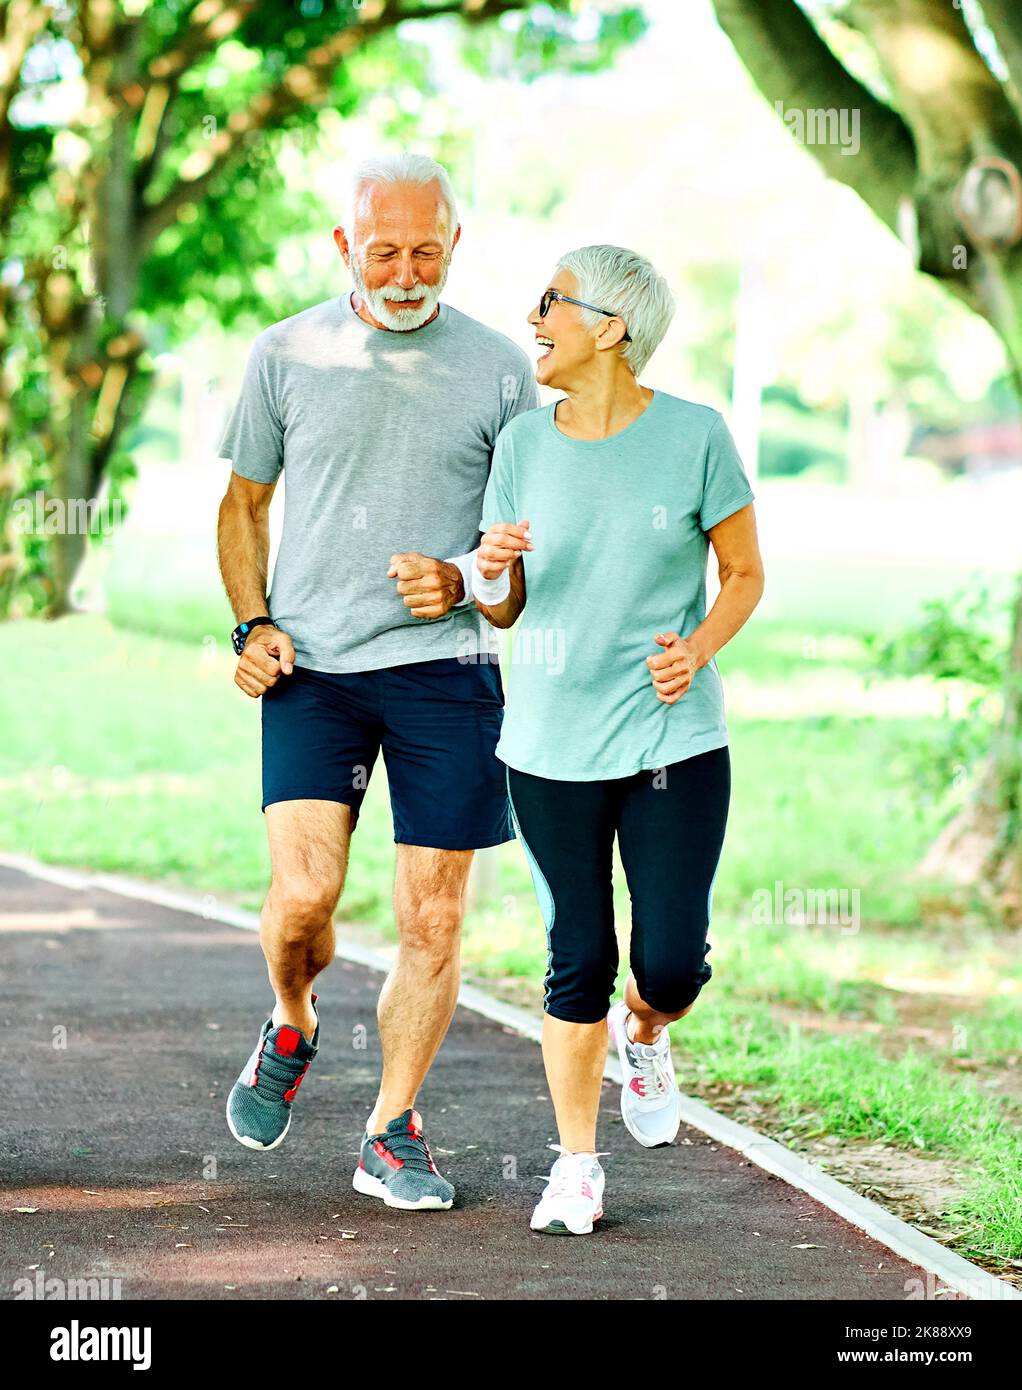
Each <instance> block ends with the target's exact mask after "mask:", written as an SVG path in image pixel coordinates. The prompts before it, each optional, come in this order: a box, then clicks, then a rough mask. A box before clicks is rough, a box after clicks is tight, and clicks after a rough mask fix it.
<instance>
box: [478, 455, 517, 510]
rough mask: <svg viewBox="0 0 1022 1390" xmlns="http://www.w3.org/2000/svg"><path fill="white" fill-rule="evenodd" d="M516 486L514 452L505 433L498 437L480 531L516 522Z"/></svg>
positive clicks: (484, 498) (485, 494)
mask: <svg viewBox="0 0 1022 1390" xmlns="http://www.w3.org/2000/svg"><path fill="white" fill-rule="evenodd" d="M517 520H518V517H517V516H516V515H515V486H514V469H513V466H512V451H511V447H510V444H509V441H508V438H507V435H506V434H504V433H501V434H498V435H497V442H496V444H495V445H494V449H493V461H492V462H491V464H490V476H489V479H488V480H487V483H486V491H485V493H484V494H483V519H482V521H481V522H480V523H479V529H480V531H488V530H489V529H490V527H491V526H495V525H496V523H497V522H498V521H510V522H515V521H517Z"/></svg>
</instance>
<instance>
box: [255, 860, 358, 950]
mask: <svg viewBox="0 0 1022 1390" xmlns="http://www.w3.org/2000/svg"><path fill="white" fill-rule="evenodd" d="M340 895H341V884H340V880H339V879H333V878H314V877H308V876H305V875H299V874H291V875H287V876H286V877H281V878H274V880H273V882H272V883H271V885H270V893H269V897H268V899H267V906H268V907H269V908H270V910H271V915H272V919H273V923H274V926H275V927H276V934H277V935H278V936H279V937H281V938H283V940H284V941H285V942H302V941H306V940H307V939H308V938H309V936H311V935H314V934H315V933H316V932H317V931H320V930H321V929H322V928H323V927H325V926H326V925H327V924H328V923H329V922H330V920H331V918H332V917H333V914H334V908H335V907H336V906H337V899H338V898H339V897H340Z"/></svg>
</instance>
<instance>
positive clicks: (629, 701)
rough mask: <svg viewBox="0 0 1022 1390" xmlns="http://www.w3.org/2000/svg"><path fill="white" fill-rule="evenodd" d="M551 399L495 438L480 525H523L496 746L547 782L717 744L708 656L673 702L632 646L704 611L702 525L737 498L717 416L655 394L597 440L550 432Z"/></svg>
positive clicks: (653, 649)
mask: <svg viewBox="0 0 1022 1390" xmlns="http://www.w3.org/2000/svg"><path fill="white" fill-rule="evenodd" d="M554 409H555V407H554V406H553V405H550V406H545V407H543V408H541V409H539V410H531V411H527V412H526V413H524V414H522V415H519V416H517V418H515V419H514V420H512V421H510V423H509V424H508V425H506V426H505V428H504V429H503V430H502V431H501V433H500V434H499V435H498V437H497V445H496V448H495V450H494V454H493V466H492V469H491V472H490V477H489V482H488V484H487V487H486V493H485V496H484V498H483V521H482V524H481V527H480V529H481V530H486V529H487V528H488V527H489V526H491V525H493V524H494V523H495V522H498V521H510V522H517V521H523V520H528V521H529V522H530V523H531V530H532V541H533V545H534V546H535V549H534V550H532V551H531V552H529V553H527V554H526V555H525V557H524V560H523V563H524V566H525V585H526V595H525V610H524V612H523V613H522V615H521V618H520V619H519V621H518V624H517V625H516V627H515V629H514V633H513V636H512V644H511V664H510V669H509V671H508V672H507V681H506V684H507V696H506V700H507V704H506V710H505V714H504V727H503V731H502V733H501V737H500V742H499V744H498V745H497V756H498V757H499V758H501V759H502V761H503V762H505V763H507V764H508V765H509V766H510V767H513V768H517V769H518V770H519V771H521V772H531V773H534V774H535V775H536V776H539V777H550V778H553V779H555V780H560V781H578V782H590V781H597V780H599V779H602V778H610V777H627V776H630V775H631V774H633V773H635V772H639V771H641V770H643V769H654V768H660V767H665V766H667V765H668V764H669V763H674V762H679V761H680V760H681V759H682V758H690V757H693V756H694V755H695V754H697V753H705V752H708V751H709V750H710V749H712V748H721V747H723V746H724V745H725V744H726V743H727V741H728V735H727V725H726V723H725V719H724V698H723V691H722V688H721V682H720V673H719V671H718V670H717V664H716V661H711V662H710V663H709V664H708V665H706V666H704V667H703V668H702V669H701V670H700V671H697V672H696V674H695V676H694V677H693V680H692V684H691V685H690V687H689V689H688V690H687V691H686V693H685V694H684V695H683V696H682V697H681V699H680V700H678V701H677V702H676V703H675V704H673V705H665V704H663V703H662V702H661V701H660V700H658V699H657V697H656V693H655V692H654V689H653V683H652V679H651V677H650V671H649V667H648V666H647V665H646V657H647V656H653V655H656V654H657V653H659V652H661V651H662V650H663V648H662V647H659V646H657V644H656V642H655V641H654V640H653V637H654V634H655V633H657V632H668V631H673V632H677V633H678V635H679V636H681V637H688V636H689V635H690V634H691V633H692V632H694V631H695V629H696V628H697V627H698V626H699V624H700V623H701V622H702V621H703V619H704V618H705V616H706V562H707V554H708V550H709V540H708V538H707V535H706V533H707V531H709V530H710V529H711V527H713V526H716V525H717V523H718V522H720V521H723V520H724V519H725V517H728V516H730V515H731V514H732V513H733V512H736V511H738V510H739V509H740V508H742V507H746V506H748V505H749V503H750V502H752V501H753V492H752V489H751V488H750V486H749V480H748V478H747V477H746V474H745V470H744V468H743V467H742V463H741V459H740V458H739V456H738V451H737V449H736V448H735V444H734V440H733V439H732V437H731V434H730V432H729V430H728V428H727V425H726V424H725V422H724V419H723V417H722V416H721V414H720V413H719V411H716V410H711V409H710V408H709V407H708V406H703V405H694V404H692V403H691V402H690V401H685V400H681V399H679V398H678V397H677V396H671V395H668V394H667V393H666V392H664V391H656V392H655V393H654V395H653V399H652V400H651V401H650V403H649V405H648V406H647V407H646V409H645V410H644V411H643V413H642V414H641V415H640V416H638V418H637V419H635V420H633V421H632V423H631V424H630V425H628V426H627V427H626V428H625V429H623V430H620V431H619V432H618V433H617V434H614V435H611V436H610V438H608V439H597V440H579V439H571V438H569V437H568V436H567V435H565V434H562V433H561V431H560V430H559V429H558V427H557V425H556V423H555V420H554Z"/></svg>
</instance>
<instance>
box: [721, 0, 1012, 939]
mask: <svg viewBox="0 0 1022 1390" xmlns="http://www.w3.org/2000/svg"><path fill="white" fill-rule="evenodd" d="M714 5H715V8H716V12H717V18H718V20H719V21H720V24H721V27H722V28H723V29H724V31H725V33H726V34H727V35H728V37H729V38H730V39H731V41H732V43H733V44H734V46H735V49H736V51H737V53H738V55H739V57H740V58H741V60H742V62H743V63H744V65H745V67H746V68H747V69H748V71H749V73H750V75H751V76H752V78H753V81H754V82H755V83H756V85H757V86H758V87H759V88H760V90H761V91H762V93H763V95H764V96H765V97H766V98H767V100H768V101H771V102H773V103H775V104H779V110H781V111H791V110H795V111H798V110H800V109H801V110H803V111H804V110H810V109H823V110H827V109H834V110H843V111H856V112H858V113H859V115H860V118H861V144H860V148H859V150H858V152H857V153H855V154H852V155H849V153H848V151H847V150H845V149H840V148H838V147H837V146H836V145H835V144H829V143H826V142H825V143H822V144H817V145H813V146H812V147H811V153H812V154H813V156H814V157H815V158H816V160H817V161H818V162H819V163H820V164H821V165H822V166H823V168H824V169H825V170H826V172H827V173H828V174H829V175H830V176H831V177H833V178H836V179H839V180H840V181H841V182H843V183H846V184H848V185H849V186H850V187H851V188H853V189H854V190H855V192H856V193H858V194H859V196H860V197H861V198H862V200H863V202H865V203H866V205H867V206H868V207H870V208H871V209H872V210H873V212H874V213H876V215H877V216H878V217H880V218H881V219H882V220H883V221H884V222H886V224H887V225H888V227H890V228H891V230H892V231H895V232H898V231H899V230H900V228H901V226H902V219H903V218H904V216H905V214H906V213H911V215H912V220H913V221H914V223H915V225H916V228H917V234H918V267H919V269H920V270H921V271H923V272H925V273H926V274H928V275H931V276H932V277H933V278H935V279H937V280H939V281H940V283H941V284H942V285H943V286H944V287H945V288H946V289H948V290H949V291H950V292H951V293H953V294H955V295H957V296H958V297H959V298H960V299H962V300H963V301H964V302H965V303H966V304H968V305H969V307H970V308H972V309H973V310H974V311H975V312H976V313H978V314H981V315H982V316H983V317H984V318H985V319H986V320H987V321H988V322H989V323H990V324H991V325H992V326H993V327H994V328H995V329H996V331H997V332H998V333H999V335H1000V337H1001V339H1002V341H1003V342H1004V345H1005V348H1006V350H1007V356H1008V364H1009V370H1010V371H1011V372H1012V374H1013V376H1014V379H1015V383H1016V387H1017V388H1019V389H1020V392H1022V245H1020V244H1015V245H1011V244H1010V243H1009V244H991V245H985V246H980V245H977V244H975V239H974V238H973V237H972V236H970V234H969V233H968V232H967V231H966V228H965V227H964V226H963V225H962V218H961V214H960V209H959V201H958V199H959V192H960V189H961V186H962V180H963V179H964V176H965V174H966V171H967V170H968V169H969V168H970V166H971V165H972V164H973V161H975V160H976V159H978V158H989V157H990V156H994V157H996V158H999V159H1002V160H1005V161H1007V162H1009V163H1010V164H1012V165H1014V166H1015V168H1016V169H1020V168H1022V6H1020V5H1019V3H1018V0H984V4H983V13H984V16H985V19H986V22H987V24H988V25H989V27H990V29H991V30H992V32H993V35H994V37H995V39H996V41H997V44H998V47H999V49H1000V52H1001V55H1002V57H1003V60H1004V66H1005V69H1006V72H1007V80H1006V81H1005V82H1003V83H1002V82H1001V81H1000V80H999V79H998V78H997V77H996V76H995V75H994V73H993V71H992V70H991V68H990V67H989V66H988V65H987V63H986V62H985V60H984V58H983V57H982V56H981V54H980V52H979V51H978V49H977V46H976V43H975V42H974V40H973V38H972V35H971V33H970V31H969V29H968V26H967V25H966V22H965V19H964V17H963V15H962V12H961V8H960V7H959V6H955V5H944V4H939V3H936V0H898V3H897V4H894V3H892V0H848V3H847V4H846V5H845V6H844V7H843V8H842V10H841V18H842V19H843V20H844V21H845V22H846V23H848V24H850V25H852V26H853V27H854V28H856V29H857V30H858V31H859V32H860V33H861V35H862V36H863V37H864V38H865V40H866V42H867V43H868V44H869V46H870V48H871V49H872V51H873V53H874V54H875V56H876V58H877V60H878V62H879V65H880V69H881V72H882V75H883V79H884V82H885V84H886V87H887V88H888V90H889V91H890V92H891V93H892V100H893V102H894V105H895V106H897V110H895V109H894V107H893V106H888V105H887V104H886V103H884V102H882V101H880V100H879V99H878V98H877V97H876V96H875V95H874V94H873V92H871V91H870V90H869V89H868V88H867V87H865V86H864V85H863V84H861V83H859V82H858V81H857V80H856V79H855V78H854V77H852V76H851V74H850V73H849V72H848V71H847V69H846V68H845V67H844V66H843V65H842V64H841V63H840V62H839V60H838V59H837V58H836V57H835V56H834V54H833V52H832V51H831V49H830V48H829V47H828V45H827V44H826V43H825V42H824V40H823V38H822V37H821V35H820V33H819V31H818V30H817V29H816V28H815V26H814V25H813V24H812V22H811V21H810V19H809V18H808V16H807V15H806V14H805V12H804V11H803V10H802V9H801V7H800V6H799V5H798V4H796V3H795V0H714ZM795 128H796V129H797V126H796V127H795ZM1003 693H1004V705H1003V714H1002V717H1001V720H1000V724H999V727H998V729H997V733H996V736H995V738H994V743H993V747H992V749H991V752H990V755H989V757H988V759H987V760H986V762H985V764H984V766H983V767H982V768H981V769H980V770H979V772H978V774H977V778H976V786H975V791H974V794H973V796H972V799H971V800H970V803H969V805H968V806H967V807H966V808H965V809H964V810H963V811H962V812H961V813H960V814H959V815H958V816H956V817H955V818H954V820H953V821H952V822H951V823H950V824H949V825H947V826H946V827H945V829H944V830H943V832H942V833H941V835H940V836H939V837H938V839H937V840H936V842H935V843H934V844H933V845H932V846H931V848H930V850H929V852H928V853H927V855H926V857H925V859H924V861H923V863H922V864H921V865H920V866H919V870H918V872H919V873H920V874H922V875H925V876H927V877H950V878H952V879H953V880H955V881H958V882H975V883H976V884H977V885H978V886H979V888H980V891H981V893H982V894H983V895H984V897H985V898H986V899H987V900H988V902H989V903H990V905H991V906H992V907H993V908H994V909H995V910H996V911H997V912H998V913H999V914H1000V915H1001V917H1002V919H1003V920H1004V921H1005V922H1009V923H1011V924H1013V925H1017V924H1022V817H1020V806H1022V575H1020V577H1019V587H1018V592H1017V593H1016V596H1015V604H1014V613H1013V627H1012V643H1011V648H1010V652H1009V656H1008V660H1007V662H1006V667H1005V672H1004V686H1003Z"/></svg>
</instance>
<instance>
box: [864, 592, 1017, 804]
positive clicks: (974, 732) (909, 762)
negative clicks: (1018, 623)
mask: <svg viewBox="0 0 1022 1390" xmlns="http://www.w3.org/2000/svg"><path fill="white" fill-rule="evenodd" d="M1009 611H1010V606H1009V603H1008V602H1007V601H1005V600H1004V599H1003V598H1000V599H998V598H995V596H994V595H993V594H992V593H991V590H990V588H989V586H988V585H987V584H986V583H985V582H982V583H980V584H979V585H978V587H976V588H975V589H973V590H960V591H958V593H956V594H954V595H953V596H952V597H951V598H949V599H930V600H928V601H927V602H926V603H924V604H923V616H922V618H921V619H920V620H919V621H918V622H916V623H913V624H911V625H909V626H908V627H906V628H904V629H903V630H902V631H900V632H898V633H896V634H895V635H894V636H890V635H888V634H881V633H876V632H873V633H867V634H865V636H864V639H863V640H864V642H865V645H866V651H867V653H868V656H869V660H870V670H869V672H868V674H867V679H868V680H877V679H891V678H892V677H898V676H901V677H925V678H928V679H930V680H933V681H936V682H937V683H938V686H939V687H942V688H945V691H946V695H945V700H944V714H943V719H942V721H941V725H940V732H939V735H938V737H937V738H936V739H934V738H933V737H927V738H925V739H923V740H919V741H913V740H912V739H911V738H906V742H905V747H904V750H903V752H902V755H901V757H900V759H899V763H900V766H901V772H902V775H903V777H904V778H905V779H906V780H907V781H908V782H909V783H910V784H911V785H914V786H916V787H918V788H919V790H920V791H921V792H923V793H925V794H926V795H928V796H932V797H938V798H940V797H943V796H945V795H946V794H947V793H948V792H949V791H950V790H952V788H954V789H957V790H961V789H963V788H964V786H965V783H966V774H967V772H968V770H969V769H971V768H973V767H975V766H976V765H977V764H978V763H979V761H980V760H981V759H982V758H983V757H984V755H985V754H986V753H987V751H988V749H989V747H990V742H991V738H992V736H993V730H994V725H993V721H992V718H991V696H992V695H994V694H995V693H996V692H997V691H998V690H999V689H1000V688H1001V686H1002V684H1003V681H1004V672H1005V670H1006V668H1007V657H1008V620H1009ZM952 688H954V689H955V690H956V691H964V700H963V699H961V698H960V699H958V700H957V701H953V700H952V698H951V692H952Z"/></svg>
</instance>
